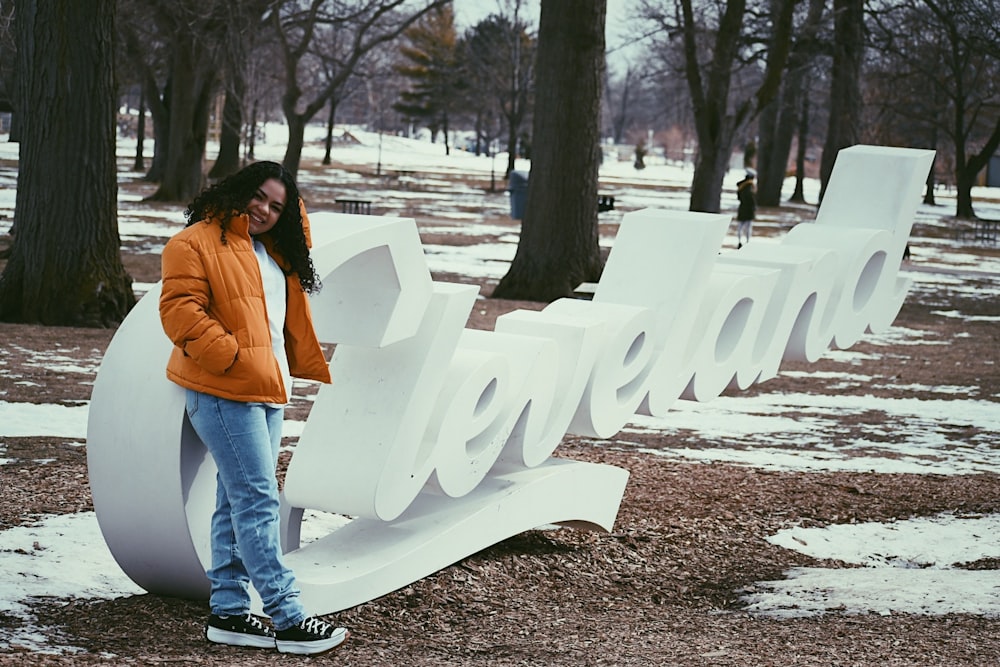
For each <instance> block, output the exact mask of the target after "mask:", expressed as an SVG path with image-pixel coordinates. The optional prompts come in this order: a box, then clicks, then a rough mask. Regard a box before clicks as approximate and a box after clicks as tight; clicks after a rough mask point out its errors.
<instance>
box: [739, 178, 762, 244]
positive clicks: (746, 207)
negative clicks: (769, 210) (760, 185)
mask: <svg viewBox="0 0 1000 667" xmlns="http://www.w3.org/2000/svg"><path fill="white" fill-rule="evenodd" d="M756 176H757V172H756V171H754V170H753V169H749V168H748V169H747V174H746V178H744V179H743V180H742V181H740V182H739V183H737V184H736V197H737V199H739V202H740V205H739V208H738V209H737V210H736V223H737V224H736V249H737V250H739V249H740V248H742V247H743V237H744V236H746V239H747V240H746V242H747V243H750V233H751V232H752V230H753V219H754V218H755V217H757V197H756V195H755V194H754V191H753V179H754V178H755V177H756Z"/></svg>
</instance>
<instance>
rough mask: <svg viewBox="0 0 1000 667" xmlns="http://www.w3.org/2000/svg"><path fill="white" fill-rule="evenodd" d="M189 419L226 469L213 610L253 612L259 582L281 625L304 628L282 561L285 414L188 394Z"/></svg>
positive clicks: (218, 506)
mask: <svg viewBox="0 0 1000 667" xmlns="http://www.w3.org/2000/svg"><path fill="white" fill-rule="evenodd" d="M187 414H188V418H189V419H190V421H191V425H192V426H193V427H194V430H195V432H196V433H197V434H198V437H200V438H201V441H202V442H203V443H205V446H206V447H207V448H208V451H209V452H210V453H211V454H212V458H213V459H215V464H216V466H217V467H218V469H219V474H218V477H217V491H216V500H215V512H214V514H213V515H212V566H211V568H210V569H209V570H208V572H207V574H208V578H209V580H210V581H211V584H212V593H211V599H210V601H209V602H210V605H211V608H212V613H213V614H218V615H220V616H239V615H242V614H246V613H247V612H248V611H250V595H249V592H248V591H249V585H250V584H253V587H254V588H255V589H256V590H257V592H258V593H259V594H260V597H261V601H262V602H263V603H264V613H266V614H267V615H268V616H270V617H271V621H272V623H273V624H274V627H275V628H277V629H279V630H283V629H285V628H288V627H291V626H293V625H297V624H298V623H300V622H301V621H302V620H303V619H304V618H305V616H306V615H305V612H304V610H303V608H302V604H301V603H300V601H299V589H298V587H297V586H296V584H295V575H294V574H293V573H292V571H291V570H290V569H288V567H286V566H285V564H284V561H283V560H282V557H281V536H280V521H281V519H280V516H279V513H278V508H279V500H278V480H277V477H276V476H275V467H276V466H277V463H278V447H279V445H280V444H281V422H282V418H283V416H284V409H283V408H275V407H271V406H268V405H266V404H264V403H241V402H238V401H230V400H227V399H224V398H217V397H215V396H210V395H209V394H203V393H200V392H197V391H193V390H191V389H188V390H187Z"/></svg>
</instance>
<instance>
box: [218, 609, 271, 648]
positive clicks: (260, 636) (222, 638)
mask: <svg viewBox="0 0 1000 667" xmlns="http://www.w3.org/2000/svg"><path fill="white" fill-rule="evenodd" d="M205 639H207V640H208V641H210V642H212V643H215V644H228V645H229V646H249V647H250V648H274V630H272V629H271V628H270V627H268V626H266V625H264V624H263V623H262V622H261V620H260V619H259V618H257V617H256V616H254V615H253V614H246V615H245V616H216V615H215V614H212V615H211V616H209V617H208V623H206V624H205Z"/></svg>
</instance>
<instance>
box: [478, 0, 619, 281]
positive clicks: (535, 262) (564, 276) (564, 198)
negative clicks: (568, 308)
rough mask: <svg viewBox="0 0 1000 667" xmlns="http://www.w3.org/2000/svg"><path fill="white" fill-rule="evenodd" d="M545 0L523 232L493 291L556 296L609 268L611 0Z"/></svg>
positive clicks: (543, 0)
mask: <svg viewBox="0 0 1000 667" xmlns="http://www.w3.org/2000/svg"><path fill="white" fill-rule="evenodd" d="M567 9H568V8H567V3H565V2H560V0H542V5H541V18H540V21H539V29H538V56H537V65H536V72H537V87H536V90H537V92H536V94H537V99H536V110H535V115H534V125H533V130H532V132H533V136H534V138H535V146H534V150H533V155H532V161H531V177H530V179H529V185H528V199H527V204H526V212H525V217H524V221H523V223H522V225H521V238H520V240H519V242H518V245H517V253H516V255H515V256H514V261H513V262H512V263H511V266H510V270H509V271H508V272H507V275H505V276H504V277H503V279H502V280H501V281H500V284H499V285H497V288H496V290H495V291H494V292H493V296H494V297H498V298H508V299H530V300H534V301H551V300H553V299H556V298H559V297H563V296H569V295H570V294H572V292H573V290H574V289H575V288H576V286H577V285H578V284H579V283H580V282H582V281H592V280H597V279H598V278H599V277H600V273H601V269H602V268H603V264H602V260H601V255H600V248H599V246H598V233H597V172H598V167H599V166H600V112H601V108H600V105H601V87H602V85H603V81H604V23H605V16H606V13H607V0H574V2H573V3H572V8H571V9H569V10H568V11H567Z"/></svg>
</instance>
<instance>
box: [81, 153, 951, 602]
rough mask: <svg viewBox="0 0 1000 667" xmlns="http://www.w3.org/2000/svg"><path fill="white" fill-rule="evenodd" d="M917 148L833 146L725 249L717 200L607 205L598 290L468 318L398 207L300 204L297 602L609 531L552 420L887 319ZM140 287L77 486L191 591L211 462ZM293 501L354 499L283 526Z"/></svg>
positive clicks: (294, 478)
mask: <svg viewBox="0 0 1000 667" xmlns="http://www.w3.org/2000/svg"><path fill="white" fill-rule="evenodd" d="M932 159H933V153H932V152H930V151H916V150H908V149H889V148H881V147H869V146H856V147H853V148H850V149H846V150H843V151H841V152H840V155H839V157H838V159H837V164H836V167H835V169H834V172H833V175H832V177H831V180H830V183H829V185H828V188H827V192H826V198H825V199H824V201H823V205H822V207H821V209H820V211H819V215H818V217H817V220H816V222H815V223H813V224H802V225H798V226H797V227H795V228H794V229H792V231H791V232H789V233H788V234H787V236H786V237H785V238H784V239H783V240H782V242H781V243H779V244H768V243H759V244H758V243H755V244H750V245H749V246H747V247H746V248H744V249H743V250H741V251H740V252H736V253H728V254H725V255H720V254H719V248H720V246H721V243H722V240H723V237H724V236H725V233H726V229H727V227H728V224H729V218H728V217H727V216H723V215H712V214H701V213H687V212H675V211H658V210H645V211H638V212H635V213H629V214H626V215H625V216H624V219H623V220H622V223H621V226H620V229H619V233H618V236H617V239H616V240H615V244H614V248H613V250H612V252H611V255H610V257H609V259H608V263H607V266H606V268H605V271H604V275H603V277H602V279H601V282H600V284H599V285H598V287H597V291H596V293H595V296H594V300H593V301H590V302H588V301H580V300H573V299H563V300H560V301H556V302H554V303H552V304H550V305H549V306H547V307H546V308H545V309H544V310H542V311H538V312H536V311H523V310H522V311H515V312H513V313H510V314H507V315H504V316H502V317H500V318H499V319H498V320H497V324H496V327H495V329H494V331H478V330H471V329H466V328H465V325H466V322H467V320H468V316H469V312H470V310H471V308H472V307H473V303H474V300H475V298H476V296H477V289H476V288H475V287H471V286H466V285H455V284H447V283H438V282H433V281H432V280H431V278H430V273H429V272H428V270H427V266H426V264H425V262H424V257H423V252H422V248H421V246H420V241H419V237H418V235H417V231H416V226H415V224H414V222H413V221H412V220H404V219H397V218H372V217H367V216H350V215H336V214H325V213H316V214H314V215H312V216H311V218H312V227H313V235H314V241H315V250H314V253H313V260H314V263H315V265H316V267H317V270H318V272H319V274H320V276H321V277H322V279H323V283H324V290H323V291H322V292H321V293H320V294H319V295H318V296H317V297H315V298H314V299H313V301H312V304H313V310H314V313H315V318H316V325H317V331H318V332H319V335H320V338H321V340H323V341H325V342H329V343H336V344H337V346H336V350H335V352H334V355H333V359H332V361H331V362H330V366H331V371H332V375H333V379H334V381H333V384H332V385H329V386H323V387H321V388H320V391H319V393H318V395H317V397H316V401H315V404H314V406H313V407H312V409H311V411H310V413H309V419H308V422H307V423H306V425H305V429H304V431H303V433H302V436H301V437H300V439H299V443H298V445H297V447H296V448H295V453H294V455H293V456H292V460H291V463H290V465H289V468H288V472H287V475H286V479H285V488H284V494H285V498H286V512H285V516H284V517H283V540H284V544H285V547H286V551H287V552H288V553H287V556H286V558H287V562H288V564H289V565H290V566H291V567H292V568H293V569H294V570H295V572H296V575H297V577H298V582H299V585H300V586H301V588H302V592H303V600H304V602H305V603H306V604H307V606H308V607H309V609H310V610H311V611H312V612H314V613H330V612H334V611H338V610H340V609H344V608H347V607H350V606H353V605H356V604H359V603H361V602H365V601H367V600H371V599H373V598H375V597H378V596H380V595H383V594H385V593H387V592H389V591H391V590H394V589H396V588H399V587H401V586H404V585H406V584H408V583H410V582H413V581H415V580H417V579H420V578H422V577H424V576H426V575H427V574H430V573H431V572H434V571H436V570H438V569H440V568H442V567H445V566H447V565H449V564H451V563H454V562H456V561H458V560H460V559H461V558H464V557H465V556H467V555H469V554H472V553H475V552H476V551H478V550H480V549H483V548H485V547H487V546H489V545H491V544H495V543H496V542H499V541H501V540H503V539H505V538H507V537H510V536H511V535H514V534H517V533H519V532H522V531H524V530H528V529H531V528H534V527H537V526H540V525H543V524H549V523H567V524H579V525H591V526H594V527H600V528H603V529H605V530H610V529H611V527H612V525H613V523H614V520H615V517H616V515H617V513H618V508H619V505H620V503H621V499H622V495H623V493H624V489H625V484H626V480H627V477H628V473H627V472H626V471H624V470H621V469H619V468H616V467H612V466H606V465H596V464H590V463H583V462H576V461H569V460H565V459H559V458H555V457H553V456H552V454H553V452H554V451H555V449H556V448H557V447H558V445H559V443H560V442H561V441H562V438H563V437H564V435H566V434H567V433H571V434H580V435H588V436H594V437H598V438H607V437H610V436H612V435H614V434H615V433H616V432H617V431H618V430H619V429H621V428H622V426H624V425H625V424H626V423H627V422H628V420H629V419H630V418H631V416H632V415H633V414H635V413H636V412H637V411H638V412H643V413H645V414H651V415H657V416H662V415H665V414H666V413H667V412H668V411H669V409H670V407H671V405H673V403H674V401H675V400H677V399H678V398H686V399H693V400H699V401H705V400H710V399H712V398H714V397H715V396H717V395H718V394H719V393H720V392H721V391H723V390H724V389H726V388H727V387H729V386H731V385H732V386H736V387H739V388H746V387H749V386H750V385H752V384H753V383H755V382H759V381H762V380H766V379H768V378H770V377H773V376H774V375H775V374H776V373H777V372H778V368H779V365H780V363H781V361H782V359H789V358H795V359H805V360H809V361H815V360H816V359H818V358H819V356H820V355H822V354H823V352H824V351H826V350H827V349H829V348H830V346H831V345H833V346H836V347H838V348H844V347H848V346H850V345H853V344H854V343H855V342H856V341H857V340H858V339H859V337H860V336H862V335H863V334H864V333H865V332H867V331H873V332H878V331H881V330H884V329H885V328H886V327H888V326H889V325H890V324H891V322H892V320H893V319H894V318H895V316H896V314H897V313H898V311H899V308H900V306H901V305H902V302H903V298H904V297H905V295H906V291H907V288H908V284H909V283H908V281H906V280H903V279H900V278H899V277H898V269H899V263H900V259H901V257H902V253H903V248H904V245H905V243H906V241H907V239H908V237H909V233H910V227H911V225H912V221H913V217H914V214H915V212H916V206H917V203H918V202H919V193H920V189H921V186H922V184H923V183H924V180H925V177H926V175H927V173H928V169H929V168H930V165H931V161H932ZM158 297H159V288H158V287H157V288H155V289H153V290H151V291H150V292H149V293H148V294H147V295H146V296H145V297H144V298H143V299H142V300H141V301H140V302H139V304H138V305H137V306H136V307H135V308H134V309H133V311H132V312H131V313H130V314H129V316H128V317H127V318H126V320H125V322H124V323H123V324H122V326H121V328H120V329H119V330H118V332H117V334H116V335H115V337H114V339H113V340H112V342H111V345H110V346H109V347H108V350H107V353H106V355H105V357H104V362H103V363H102V365H101V369H100V372H99V373H98V376H97V381H96V383H95V386H94V392H93V397H92V402H91V408H90V421H89V426H88V434H87V445H88V448H87V454H88V464H89V469H90V480H91V487H92V490H93V496H94V506H95V508H96V511H97V516H98V519H99V521H100V525H101V529H102V531H103V533H104V537H105V539H106V541H107V543H108V546H109V547H110V549H111V552H112V553H113V555H114V556H115V558H116V560H117V561H118V563H119V564H120V565H121V567H122V569H123V570H124V571H125V572H126V573H127V574H128V575H129V576H130V577H131V578H132V579H134V580H135V581H136V583H138V584H139V585H140V586H142V587H143V588H145V589H147V590H149V591H152V592H157V593H163V594H168V595H177V596H187V597H205V596H207V593H208V583H207V579H206V577H205V564H206V563H207V562H208V560H209V543H208V542H209V538H208V534H209V533H208V531H209V517H210V516H211V513H212V509H213V506H214V498H215V495H214V489H215V467H214V464H213V463H212V461H211V459H210V457H208V456H207V452H206V450H205V448H204V446H203V445H202V444H201V442H200V441H199V440H198V437H197V436H196V435H195V434H194V432H193V430H192V429H191V427H190V425H189V424H188V423H187V419H186V417H185V415H184V392H183V390H181V389H180V388H179V387H177V386H175V385H173V384H171V383H170V382H169V381H167V379H166V377H165V375H164V368H165V366H166V362H167V357H168V356H169V354H170V349H171V343H170V341H169V340H168V339H167V338H166V336H165V335H164V334H163V332H162V330H161V328H160V323H159V317H158V311H157V302H158ZM303 508H308V509H315V510H323V511H329V512H335V513H338V514H343V515H346V516H349V517H351V520H350V522H349V523H347V524H346V525H345V526H343V527H341V528H339V529H336V530H334V531H333V532H331V533H330V534H329V535H327V536H326V537H324V538H322V539H319V540H317V541H314V542H311V543H309V544H307V545H304V546H301V547H300V546H299V528H300V523H301V517H302V512H303Z"/></svg>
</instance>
